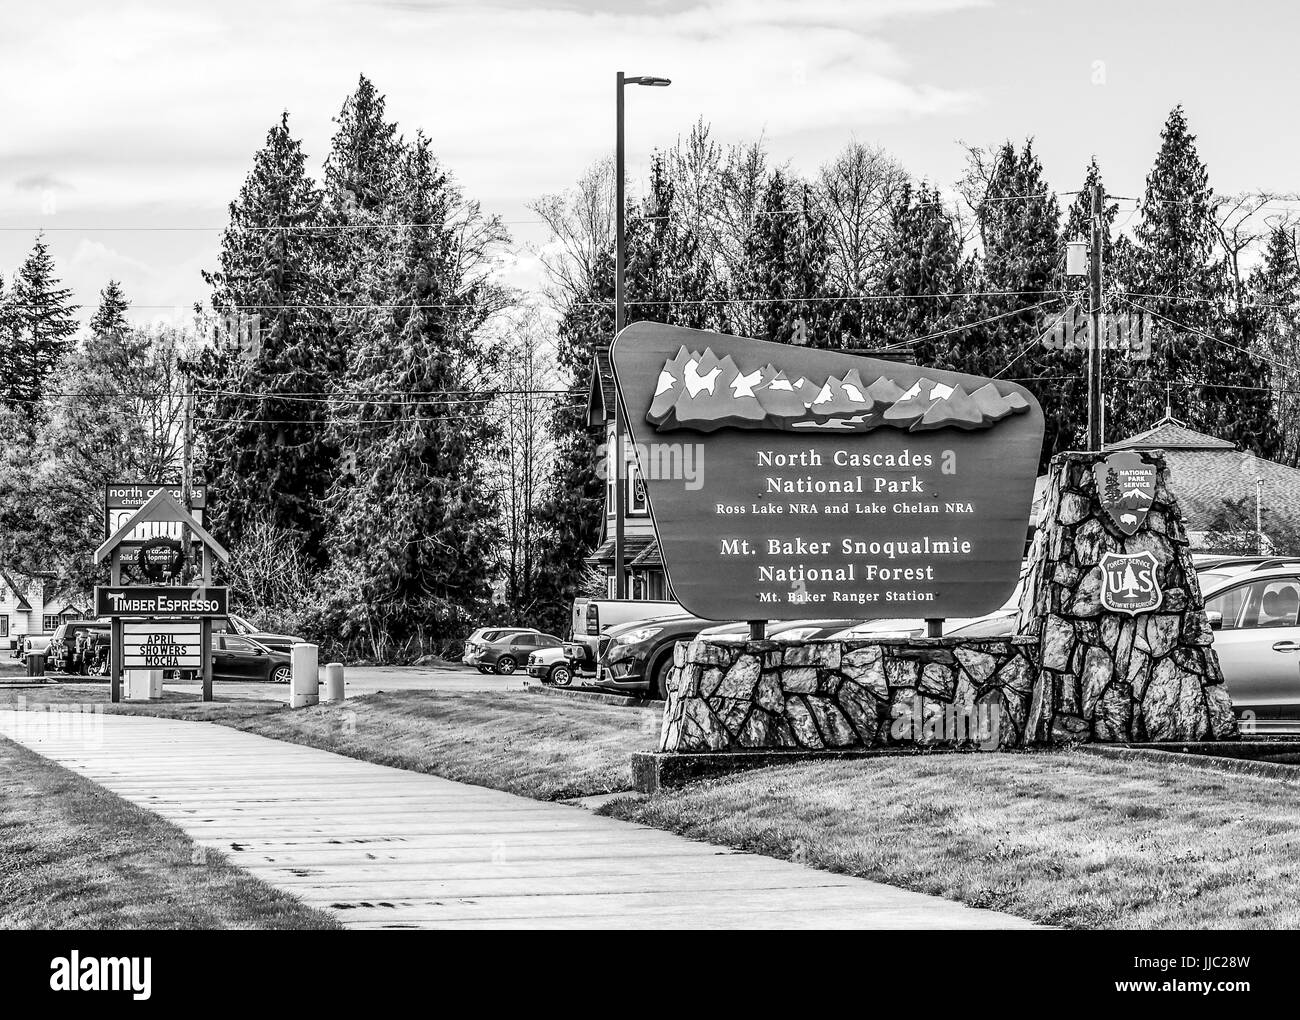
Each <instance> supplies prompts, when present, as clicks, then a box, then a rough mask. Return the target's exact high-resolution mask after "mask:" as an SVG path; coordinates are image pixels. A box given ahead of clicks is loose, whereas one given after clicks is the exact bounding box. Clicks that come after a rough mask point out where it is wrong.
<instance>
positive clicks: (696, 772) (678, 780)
mask: <svg viewBox="0 0 1300 1020" xmlns="http://www.w3.org/2000/svg"><path fill="white" fill-rule="evenodd" d="M976 753H979V752H976V751H974V750H966V749H962V748H953V747H896V748H877V749H874V750H866V749H864V750H860V751H716V752H708V751H705V752H690V753H674V752H669V751H633V752H632V789H633V790H634V791H635V792H637V793H647V794H649V793H659V792H660V791H662V790H671V789H675V788H676V787H679V786H685V785H686V784H688V783H693V782H697V781H699V780H702V779H716V778H718V777H720V776H728V775H732V774H733V773H736V772H748V771H750V770H752V769H766V768H772V767H774V766H778V765H803V764H806V763H808V762H818V761H860V760H863V759H868V758H910V757H915V756H917V755H926V754H976Z"/></svg>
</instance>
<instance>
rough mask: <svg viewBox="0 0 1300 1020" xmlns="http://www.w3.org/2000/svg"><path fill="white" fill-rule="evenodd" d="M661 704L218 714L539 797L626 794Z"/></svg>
mask: <svg viewBox="0 0 1300 1020" xmlns="http://www.w3.org/2000/svg"><path fill="white" fill-rule="evenodd" d="M661 714H662V710H655V709H645V708H620V707H616V706H613V705H602V704H599V703H597V702H585V701H577V700H572V699H569V698H558V697H548V696H546V695H542V694H527V693H491V692H481V693H479V692H476V693H464V694H453V693H431V692H428V691H402V692H396V693H385V694H371V695H367V696H365V697H362V698H356V699H354V700H351V701H347V702H344V703H343V704H342V705H319V706H317V707H316V708H314V709H310V710H307V711H303V710H299V711H295V712H290V711H288V710H282V711H278V712H272V713H263V714H260V715H249V716H246V717H244V718H241V719H220V720H218V721H220V722H223V723H225V724H226V725H230V726H236V727H238V728H239V729H241V730H247V731H248V732H250V733H260V734H261V735H262V736H265V737H275V738H276V739H278V740H290V741H293V742H295V743H299V744H310V745H311V746H312V747H320V748H324V749H325V750H327V751H336V752H338V753H339V754H346V755H349V756H350V757H353V758H363V759H365V760H366V761H372V762H377V763H379V764H381V765H394V766H396V767H397V768H403V769H410V770H412V771H415V772H432V773H435V774H437V775H440V776H446V777H447V778H448V779H457V780H460V781H461V782H466V783H475V784H477V785H479V786H490V787H493V788H495V789H498V790H506V791H508V792H510V793H518V794H522V795H523V796H525V797H534V798H536V799H538V800H563V799H566V798H569V797H582V796H586V795H589V794H597V793H610V792H614V791H619V790H627V789H629V788H630V786H631V780H632V775H631V767H630V756H631V754H632V752H633V751H635V750H644V749H646V748H650V747H654V746H655V744H656V743H657V742H658V738H659V721H660V718H661Z"/></svg>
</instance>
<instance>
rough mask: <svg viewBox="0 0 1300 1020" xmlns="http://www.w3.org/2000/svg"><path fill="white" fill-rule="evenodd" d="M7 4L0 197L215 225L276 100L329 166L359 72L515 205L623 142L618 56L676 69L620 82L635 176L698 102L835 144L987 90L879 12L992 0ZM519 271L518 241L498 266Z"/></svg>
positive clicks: (708, 109)
mask: <svg viewBox="0 0 1300 1020" xmlns="http://www.w3.org/2000/svg"><path fill="white" fill-rule="evenodd" d="M12 6H13V10H12V11H11V10H6V14H5V20H6V25H5V33H4V35H3V37H0V65H3V66H4V67H5V69H6V77H7V79H8V80H10V81H18V82H23V83H24V88H25V90H26V91H25V99H24V101H19V102H9V103H6V123H5V130H4V132H3V134H2V135H0V219H4V218H7V219H8V220H9V221H10V222H11V223H20V224H23V225H27V224H29V223H32V222H37V221H39V222H45V223H51V220H50V218H49V215H48V208H47V206H48V202H47V203H44V204H42V202H41V201H40V198H39V196H38V195H33V194H32V191H33V189H35V190H36V191H37V192H40V191H41V190H42V188H41V186H39V185H37V184H35V183H34V182H40V181H56V182H58V188H57V198H58V203H57V220H56V221H55V222H61V223H74V224H79V223H82V222H93V223H95V224H97V225H100V224H109V223H118V224H121V223H123V221H124V220H129V221H132V222H133V223H134V224H140V223H146V224H163V225H168V224H170V225H185V226H190V225H207V224H209V223H211V225H213V226H217V225H220V223H221V222H223V221H224V218H225V217H224V211H223V210H224V205H225V203H227V202H229V201H230V200H231V199H232V198H234V196H235V194H236V192H237V191H238V188H239V185H240V183H241V182H242V179H243V176H244V174H245V173H246V172H247V170H248V167H249V165H250V163H251V158H252V155H253V153H254V151H255V150H256V149H257V148H259V147H260V146H261V144H262V143H263V141H264V139H265V136H266V132H267V130H268V128H269V127H270V126H271V125H272V124H273V123H274V122H275V121H276V119H277V118H278V117H279V115H280V112H281V110H284V109H288V110H289V111H290V113H291V121H290V123H291V126H292V129H293V130H294V131H295V133H297V134H298V135H299V136H300V137H302V138H303V141H304V148H305V150H306V152H307V154H308V157H309V161H310V162H309V165H310V167H311V170H312V172H313V173H315V174H319V170H320V164H321V162H322V160H323V158H324V156H325V154H326V152H327V150H328V145H329V139H330V136H331V134H332V132H333V129H334V125H333V124H332V122H331V118H332V117H333V116H334V115H336V114H337V111H338V109H339V106H340V105H341V103H342V101H343V99H344V97H345V96H346V95H347V94H348V93H349V92H350V91H351V90H352V89H353V88H354V87H355V85H356V80H357V76H358V74H359V73H361V72H364V73H365V74H367V75H368V76H370V77H371V78H372V80H374V81H375V83H376V85H377V87H378V88H379V89H380V90H381V91H383V92H384V93H386V94H387V96H388V98H389V113H390V116H392V117H393V118H394V119H396V120H398V121H399V123H400V125H401V127H402V130H403V131H404V132H405V133H407V134H408V135H411V134H414V132H415V130H416V129H417V128H423V129H424V130H425V132H426V133H428V134H429V135H430V137H431V138H432V140H433V144H434V149H435V151H436V152H437V153H438V155H439V157H440V158H441V159H442V161H443V162H444V164H445V165H447V166H448V167H449V168H450V169H452V170H453V171H454V172H455V174H456V176H457V178H458V179H459V180H460V182H461V183H462V184H463V186H464V187H465V189H466V191H467V192H468V193H469V194H470V195H471V196H473V197H476V198H479V199H481V200H482V201H483V202H484V204H485V207H486V208H488V209H491V210H494V211H502V212H504V213H505V214H506V215H507V217H509V216H511V215H514V216H517V217H519V216H525V215H527V214H526V213H525V212H524V206H525V203H526V202H528V201H529V200H530V199H532V198H535V197H536V196H538V195H540V194H542V193H544V192H549V191H555V190H558V189H561V188H563V187H565V186H566V185H568V184H569V183H571V182H572V181H573V180H574V179H575V178H576V177H577V176H578V174H579V173H580V172H581V170H582V169H583V167H585V166H586V165H587V164H588V163H590V162H591V161H592V160H593V159H595V158H598V157H600V156H602V155H604V154H606V153H607V152H608V151H609V150H610V149H612V147H613V126H614V125H613V107H614V102H613V100H614V96H613V94H612V93H613V88H614V82H613V77H614V72H615V71H616V70H618V69H619V68H623V69H625V70H627V71H628V72H629V73H633V74H660V75H666V76H668V77H671V78H672V79H673V85H672V87H671V88H668V89H653V90H652V89H638V88H629V90H628V95H627V97H626V99H627V118H628V121H627V122H628V132H627V138H628V155H629V167H630V169H631V171H632V173H633V174H637V173H639V172H642V171H643V169H644V166H645V162H646V160H647V158H648V154H649V152H650V150H651V149H652V148H654V147H657V146H665V145H669V144H671V143H672V142H673V141H674V140H675V138H676V137H677V136H678V135H679V134H680V133H683V132H684V131H686V130H687V129H688V128H689V126H690V125H691V124H692V123H693V122H694V121H695V120H696V118H697V117H699V116H701V115H703V116H704V118H705V119H706V120H708V121H710V122H711V123H712V124H713V125H714V126H715V131H716V133H717V134H718V135H719V136H720V137H722V138H724V139H741V138H746V137H755V136H757V135H758V134H760V133H763V134H764V135H765V136H766V137H767V139H768V141H769V143H770V144H771V145H772V146H773V148H774V149H775V150H778V151H779V150H780V148H781V143H782V140H783V139H785V140H795V139H797V140H799V141H800V143H801V149H802V150H804V151H811V152H812V155H813V158H814V159H817V158H825V157H826V156H829V155H830V153H831V151H833V149H834V148H838V147H839V145H841V144H843V142H844V140H845V139H846V138H848V137H849V136H850V135H852V134H854V133H857V134H858V135H860V136H862V135H866V136H869V135H870V134H871V132H872V126H873V125H880V124H883V123H895V122H898V121H907V120H912V119H917V118H927V117H932V116H937V115H944V114H951V113H953V112H959V111H962V110H965V109H968V108H969V107H970V106H971V105H972V104H973V103H975V102H976V97H975V96H974V95H973V94H971V93H969V92H967V91H958V90H954V89H952V88H946V87H941V86H940V85H938V84H936V83H935V82H933V81H931V80H927V77H926V69H925V68H914V67H912V66H910V65H909V62H908V60H907V58H906V54H905V53H904V52H903V51H902V50H901V49H900V48H899V46H898V45H897V44H895V43H894V42H893V41H892V40H891V38H890V36H889V33H888V32H887V31H886V29H887V28H889V27H890V26H891V25H893V24H894V23H895V22H903V23H908V24H913V23H915V22H916V21H917V20H918V19H925V18H929V17H935V16H939V15H943V14H945V13H948V12H951V11H954V10H958V9H963V8H969V7H977V6H981V0H808V2H803V3H801V2H797V0H699V2H681V0H676V2H666V3H648V4H647V3H645V2H637V3H630V2H625V3H622V4H620V5H614V6H609V5H604V6H601V7H599V8H597V7H595V6H592V5H591V4H583V3H578V2H571V0H549V2H546V3H543V4H536V3H531V2H527V3H526V2H523V0H490V2H487V3H472V4H471V3H465V2H448V3H436V2H433V3H415V2H404V3H392V2H343V0H334V2H329V3H308V2H306V0H290V2H287V3H274V4H268V3H265V2H263V0H256V2H254V0H228V2H226V3H223V4H222V5H204V6H202V7H200V6H198V5H183V4H176V3H174V2H164V0H137V2H135V3H132V4H129V5H117V4H114V5H109V4H98V3H93V2H91V0H82V2H72V0H49V2H47V3H42V4H40V5H12ZM809 138H824V139H825V140H826V151H825V152H817V151H815V150H816V146H813V147H812V149H809V146H808V144H807V140H808V139H809ZM6 178H8V179H6ZM527 230H528V228H527V227H525V228H523V230H522V231H519V232H520V233H525V234H526V233H527ZM215 244H216V235H215V233H213V234H211V235H210V236H206V237H203V238H202V239H199V238H195V239H191V244H190V248H189V249H188V250H187V251H186V253H185V254H184V255H183V256H182V259H190V260H194V261H195V262H198V263H203V262H206V264H208V265H211V264H212V262H213V259H212V258H211V257H207V258H206V259H205V258H204V257H203V252H205V251H206V252H213V251H215ZM0 254H3V253H0ZM168 258H169V259H174V258H175V252H174V251H169V252H168ZM158 268H159V271H160V272H162V271H163V269H162V267H158ZM531 271H532V267H530V266H529V265H528V264H527V262H526V260H525V261H523V262H521V264H520V265H518V266H516V267H515V268H514V272H512V273H511V275H512V277H513V278H515V279H520V280H522V279H524V278H526V277H527V276H529V275H530V273H531ZM191 296H192V295H191V293H190V292H189V291H187V292H186V293H185V294H184V295H182V296H178V300H189V299H190V297H191Z"/></svg>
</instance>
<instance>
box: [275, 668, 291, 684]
mask: <svg viewBox="0 0 1300 1020" xmlns="http://www.w3.org/2000/svg"><path fill="white" fill-rule="evenodd" d="M291 680H293V667H292V666H276V667H275V669H273V670H272V671H271V683H273V684H287V683H289V682H290V681H291Z"/></svg>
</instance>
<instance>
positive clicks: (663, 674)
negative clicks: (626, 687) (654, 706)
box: [648, 652, 673, 701]
mask: <svg viewBox="0 0 1300 1020" xmlns="http://www.w3.org/2000/svg"><path fill="white" fill-rule="evenodd" d="M672 671H673V657H672V653H671V652H670V653H669V654H667V655H661V656H659V658H658V660H656V662H655V664H654V668H653V669H651V670H650V690H649V692H648V693H649V695H650V697H652V698H660V699H662V700H664V701H666V700H668V676H669V674H670V673H672Z"/></svg>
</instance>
